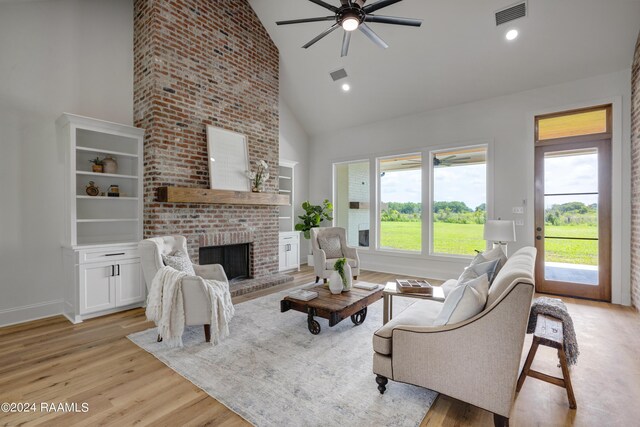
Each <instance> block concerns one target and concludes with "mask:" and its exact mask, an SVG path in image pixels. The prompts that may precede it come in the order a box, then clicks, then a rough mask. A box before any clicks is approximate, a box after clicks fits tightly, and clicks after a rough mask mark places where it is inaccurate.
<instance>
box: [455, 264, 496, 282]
mask: <svg viewBox="0 0 640 427" xmlns="http://www.w3.org/2000/svg"><path fill="white" fill-rule="evenodd" d="M499 262H500V260H499V259H494V260H493V261H487V262H481V263H478V264H471V265H470V266H469V267H467V268H465V269H464V271H463V272H462V274H461V275H460V277H459V278H458V284H462V283H464V282H467V281H469V280H472V279H475V278H478V277H480V276H482V275H483V274H486V275H487V278H488V279H489V285H491V283H493V279H494V278H495V277H496V276H495V274H496V270H497V268H498V263H499Z"/></svg>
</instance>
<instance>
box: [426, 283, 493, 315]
mask: <svg viewBox="0 0 640 427" xmlns="http://www.w3.org/2000/svg"><path fill="white" fill-rule="evenodd" d="M488 293H489V280H488V278H487V275H486V274H483V275H482V276H480V277H478V278H476V279H473V280H470V281H468V282H466V283H463V284H461V285H459V286H456V287H455V288H454V289H453V290H452V291H451V292H450V293H449V295H448V296H447V298H446V299H445V300H444V304H442V309H441V310H440V313H439V314H438V317H436V320H435V321H434V322H433V324H434V326H443V325H450V324H453V323H458V322H462V321H463V320H467V319H470V318H471V317H473V316H475V315H476V314H478V313H480V312H481V311H482V310H483V309H484V306H485V304H486V303H487V294H488Z"/></svg>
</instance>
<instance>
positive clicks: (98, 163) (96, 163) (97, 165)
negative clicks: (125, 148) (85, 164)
mask: <svg viewBox="0 0 640 427" xmlns="http://www.w3.org/2000/svg"><path fill="white" fill-rule="evenodd" d="M89 162H90V163H93V165H91V170H92V171H94V172H97V173H102V168H103V163H102V160H100V157H96V158H95V159H91V160H89Z"/></svg>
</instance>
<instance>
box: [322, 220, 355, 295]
mask: <svg viewBox="0 0 640 427" xmlns="http://www.w3.org/2000/svg"><path fill="white" fill-rule="evenodd" d="M338 240H339V245H337V249H336V248H331V249H332V251H329V252H328V251H325V250H324V249H323V248H322V244H321V243H320V242H322V241H325V242H336V243H337V241H338ZM311 248H312V251H313V268H314V269H315V272H316V283H317V282H318V280H320V279H324V281H325V282H326V281H327V278H328V277H329V276H330V275H331V272H332V271H333V265H334V264H335V263H336V261H337V260H338V259H339V258H346V259H347V263H348V264H349V266H350V267H351V274H352V275H353V278H354V279H357V278H358V275H359V274H360V258H359V257H358V251H357V250H356V248H352V247H350V246H347V234H346V232H345V230H344V228H342V227H324V228H312V229H311ZM325 249H327V250H328V248H326V247H325ZM337 255H340V256H337Z"/></svg>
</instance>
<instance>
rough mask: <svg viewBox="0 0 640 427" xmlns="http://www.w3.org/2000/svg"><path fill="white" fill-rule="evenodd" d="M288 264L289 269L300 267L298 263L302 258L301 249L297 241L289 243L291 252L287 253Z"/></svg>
mask: <svg viewBox="0 0 640 427" xmlns="http://www.w3.org/2000/svg"><path fill="white" fill-rule="evenodd" d="M286 254H287V255H286V258H287V261H286V264H287V268H288V269H290V268H291V269H293V268H298V267H299V265H298V264H299V262H298V258H299V256H300V248H298V242H297V241H295V240H292V241H291V243H289V250H288V251H287V252H286Z"/></svg>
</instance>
